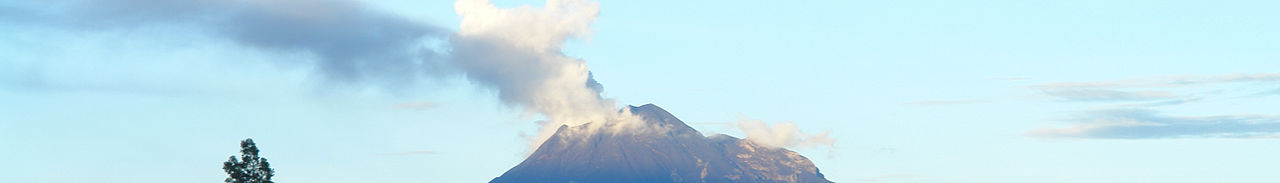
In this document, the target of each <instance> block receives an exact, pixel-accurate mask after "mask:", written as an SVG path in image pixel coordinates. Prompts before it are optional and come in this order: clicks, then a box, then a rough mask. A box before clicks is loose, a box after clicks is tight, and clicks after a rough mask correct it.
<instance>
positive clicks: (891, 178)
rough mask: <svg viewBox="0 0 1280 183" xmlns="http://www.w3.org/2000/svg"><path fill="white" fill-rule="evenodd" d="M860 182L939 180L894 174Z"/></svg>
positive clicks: (864, 179) (862, 179) (869, 178)
mask: <svg viewBox="0 0 1280 183" xmlns="http://www.w3.org/2000/svg"><path fill="white" fill-rule="evenodd" d="M858 182H938V181H936V180H933V179H930V178H929V177H926V176H923V175H916V174H892V175H881V176H875V177H867V178H861V179H858Z"/></svg>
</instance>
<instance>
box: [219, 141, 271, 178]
mask: <svg viewBox="0 0 1280 183" xmlns="http://www.w3.org/2000/svg"><path fill="white" fill-rule="evenodd" d="M222 170H223V171H226V172H227V175H230V176H231V177H228V178H227V179H226V180H225V181H224V182H226V183H273V182H271V176H274V175H275V170H273V169H271V164H270V163H267V158H263V157H259V156H258V145H257V144H254V143H253V139H244V141H240V159H236V156H231V157H230V158H228V160H227V162H224V163H222Z"/></svg>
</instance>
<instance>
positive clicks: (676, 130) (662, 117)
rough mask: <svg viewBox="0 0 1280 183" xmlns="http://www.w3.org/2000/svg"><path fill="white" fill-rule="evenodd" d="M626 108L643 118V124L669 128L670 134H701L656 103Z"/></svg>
mask: <svg viewBox="0 0 1280 183" xmlns="http://www.w3.org/2000/svg"><path fill="white" fill-rule="evenodd" d="M627 110H630V111H631V114H633V115H636V116H639V117H640V118H641V119H642V120H644V122H645V124H647V125H650V126H653V127H658V128H659V129H665V130H670V131H669V132H670V133H672V134H683V135H697V136H702V134H701V133H698V130H695V129H693V127H690V126H689V125H688V124H685V123H684V121H680V119H678V118H676V116H675V115H671V113H670V112H667V110H665V109H662V107H658V105H653V104H645V105H641V106H639V107H637V106H630V105H629V106H627Z"/></svg>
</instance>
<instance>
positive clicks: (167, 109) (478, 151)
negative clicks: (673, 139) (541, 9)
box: [0, 0, 1280, 183]
mask: <svg viewBox="0 0 1280 183" xmlns="http://www.w3.org/2000/svg"><path fill="white" fill-rule="evenodd" d="M366 3H367V4H369V5H370V7H371V8H372V9H375V10H374V11H386V12H392V13H393V14H397V15H400V16H404V17H407V19H411V20H414V21H422V22H429V23H430V24H432V25H437V26H440V27H442V28H444V29H448V30H457V25H458V22H459V20H458V18H457V16H456V14H455V13H454V12H453V6H452V4H453V2H452V1H448V0H438V1H412V0H402V1H376V2H374V1H370V2H366ZM495 3H496V4H498V5H499V6H502V7H514V6H518V5H522V4H535V5H536V4H541V3H542V1H536V0H519V1H496V2H495ZM600 5H601V14H600V15H599V18H598V20H597V21H596V23H595V24H594V26H593V29H594V31H595V32H594V34H593V37H591V38H590V39H589V40H580V41H576V42H572V43H570V45H569V46H568V48H567V50H566V54H567V55H570V56H575V57H579V58H582V59H584V60H586V61H587V63H588V64H589V65H590V67H591V70H592V71H593V73H594V76H595V78H596V79H597V80H599V81H600V82H601V83H603V84H604V86H605V91H606V92H605V93H606V95H608V96H610V97H615V98H617V99H618V100H619V101H620V102H622V103H623V104H632V105H639V104H645V103H654V104H657V105H659V106H662V107H663V108H665V109H667V110H668V111H671V112H672V113H673V114H675V115H676V116H677V117H680V118H681V119H682V120H684V121H686V122H690V123H691V124H690V125H692V126H694V127H695V128H697V129H698V130H700V131H703V132H705V133H727V134H731V135H735V136H741V132H738V131H736V129H735V128H732V127H731V126H726V125H723V123H724V122H731V121H736V120H738V119H739V118H750V119H760V120H765V121H768V122H783V121H791V122H795V123H796V124H797V125H798V126H799V127H800V128H801V129H803V130H805V131H808V132H817V131H822V130H830V131H831V135H832V137H834V138H836V139H838V142H837V143H836V145H835V147H834V148H800V149H797V151H799V152H800V153H801V154H803V155H805V156H807V157H809V158H811V159H812V160H813V161H814V163H816V164H817V166H818V167H819V168H820V169H821V170H822V172H823V173H824V174H826V175H827V178H828V179H830V180H833V181H836V182H955V183H988V182H998V183H999V182H1008V183H1014V182H1062V183H1068V182H1070V183H1075V182H1098V183H1127V182H1169V183H1177V182H1187V183H1190V182H1237V183H1252V182H1259V183H1261V182H1276V181H1277V180H1280V174H1276V173H1275V172H1276V170H1280V157H1277V156H1276V155H1277V154H1280V135H1278V134H1280V127H1277V123H1280V117H1277V115H1280V110H1277V109H1280V105H1278V104H1280V92H1278V91H1280V52H1277V51H1276V50H1280V44H1277V43H1280V24H1277V23H1276V21H1275V20H1280V13H1277V12H1276V11H1274V7H1277V6H1280V4H1278V3H1275V2H1271V1H1216V2H1213V1H776V2H775V1H770V2H757V1H749V2H744V1H694V2H689V1H674V0H672V1H667V0H655V1H602V2H600ZM32 7H35V8H32ZM42 7H49V6H48V5H45V4H40V3H39V2H36V3H31V2H22V1H16V0H14V1H10V0H3V1H0V10H33V9H34V10H37V11H38V10H41V8H42ZM7 12H10V13H4V12H0V55H2V56H0V147H3V148H0V149H3V150H0V157H5V158H0V164H5V165H6V166H4V167H3V168H0V177H7V178H6V180H8V181H12V182H89V181H93V182H217V181H221V180H222V178H224V177H225V176H226V175H225V174H224V173H222V172H221V170H220V168H221V167H220V166H221V162H222V161H225V160H226V158H227V156H230V155H232V154H234V153H235V152H236V150H237V145H238V141H239V140H241V139H243V138H245V137H253V138H254V139H255V141H256V142H258V143H259V145H260V147H261V148H262V150H263V155H264V156H266V157H267V158H269V159H270V162H271V163H272V165H273V167H274V168H276V169H277V171H278V172H277V177H276V180H277V181H278V182H317V183H322V182H487V181H488V180H489V179H492V178H493V177H496V176H498V175H500V174H501V173H502V172H504V171H506V170H507V169H508V168H510V167H512V166H514V165H516V164H517V163H519V162H520V161H521V160H522V159H523V157H522V155H523V154H524V153H525V152H524V151H525V148H526V146H525V143H526V142H527V141H526V140H525V138H524V137H523V136H522V135H523V134H532V133H535V132H536V129H537V126H536V125H535V124H534V123H532V121H534V120H537V119H538V117H522V116H521V115H520V112H519V111H518V110H517V109H511V108H506V107H503V106H502V105H500V104H499V102H498V100H497V99H496V98H495V97H494V94H493V93H491V92H489V91H488V90H486V89H484V88H478V87H475V86H472V85H470V84H469V83H468V82H467V81H465V80H462V79H459V78H453V79H445V80H429V81H423V82H418V83H414V85H412V86H400V87H385V86H384V85H385V84H386V83H376V82H375V83H335V82H331V81H328V80H327V79H325V78H324V76H320V75H319V74H317V73H316V72H317V71H315V70H313V69H311V68H309V66H308V63H310V62H315V61H314V60H316V59H318V58H317V56H314V55H309V54H305V53H298V52H287V51H273V50H265V49H260V48H257V47H252V46H246V45H245V44H240V42H237V41H235V40H228V39H224V38H219V37H217V36H211V35H210V34H208V33H207V32H209V31H208V30H201V29H200V28H198V27H195V26H191V25H186V24H181V23H163V24H151V25H142V26H137V27H125V28H100V27H76V28H65V27H59V26H56V25H45V24H44V23H42V21H41V20H33V19H24V18H22V17H21V15H18V14H19V13H13V12H20V11H7ZM281 60H288V61H281ZM392 84H397V83H394V82H392ZM415 102H426V103H430V104H431V106H430V107H425V108H407V107H397V106H401V105H403V104H405V103H415ZM1133 124H1140V125H1133ZM1126 125H1128V126H1126ZM1071 130H1076V131H1071Z"/></svg>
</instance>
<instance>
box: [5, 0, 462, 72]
mask: <svg viewBox="0 0 1280 183" xmlns="http://www.w3.org/2000/svg"><path fill="white" fill-rule="evenodd" d="M0 10H4V11H0V12H4V13H0V20H7V21H9V22H10V23H18V24H28V25H41V26H48V27H55V28H64V29H71V30H77V31H114V30H125V29H133V28H141V27H145V26H183V27H188V26H189V27H193V28H196V30H195V32H197V33H207V34H209V35H211V36H213V37H216V38H224V39H227V40H230V41H233V42H236V43H240V44H242V45H245V46H249V47H254V48H259V49H262V50H267V51H273V52H304V53H310V54H313V55H315V56H316V59H315V60H314V61H309V62H304V61H298V62H303V63H311V64H313V65H312V66H313V67H314V68H315V69H316V70H317V73H319V74H322V75H323V76H325V78H327V79H328V80H330V81H337V82H341V83H372V84H377V85H380V86H396V85H403V84H407V83H412V82H415V81H418V80H419V79H421V78H427V77H423V76H424V75H444V74H446V73H448V72H447V71H448V70H447V69H445V68H444V67H441V66H440V65H442V63H441V61H440V60H442V58H443V57H442V56H440V54H439V53H437V52H436V51H435V48H432V47H431V46H430V44H428V43H430V42H432V41H436V42H443V41H444V40H445V39H447V38H448V35H449V34H450V32H449V31H448V30H445V29H442V28H439V27H436V26H432V25H429V24H426V23H423V22H417V21H413V20H411V19H406V18H402V17H398V16H394V15H391V14H388V13H385V12H380V11H376V10H372V9H369V8H367V7H365V6H363V5H362V4H360V3H358V2H355V1H348V0H263V1H238V0H183V1H172V0H113V1H96V0H62V1H57V0H55V1H51V2H43V1H42V3H21V2H16V3H6V4H4V5H0Z"/></svg>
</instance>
